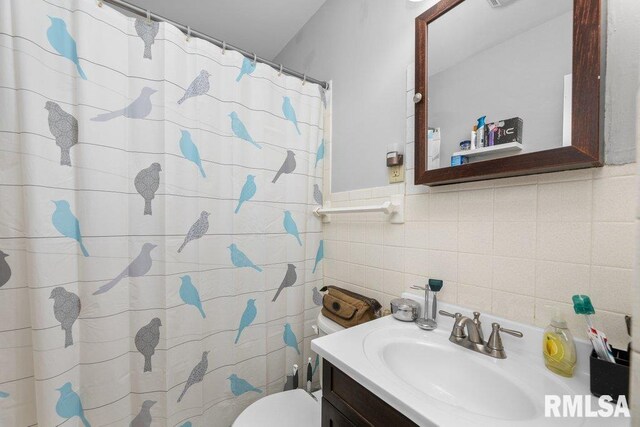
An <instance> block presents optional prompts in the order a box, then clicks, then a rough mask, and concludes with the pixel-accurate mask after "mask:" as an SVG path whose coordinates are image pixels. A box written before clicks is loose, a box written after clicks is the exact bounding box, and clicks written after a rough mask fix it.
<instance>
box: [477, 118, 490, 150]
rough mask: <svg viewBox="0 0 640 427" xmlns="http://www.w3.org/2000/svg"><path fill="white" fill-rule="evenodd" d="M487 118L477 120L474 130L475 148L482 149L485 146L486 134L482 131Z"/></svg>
mask: <svg viewBox="0 0 640 427" xmlns="http://www.w3.org/2000/svg"><path fill="white" fill-rule="evenodd" d="M486 118H487V116H482V117H479V118H478V129H477V130H476V148H482V147H486V146H487V141H486V138H487V136H486V134H485V131H484V121H485V119H486Z"/></svg>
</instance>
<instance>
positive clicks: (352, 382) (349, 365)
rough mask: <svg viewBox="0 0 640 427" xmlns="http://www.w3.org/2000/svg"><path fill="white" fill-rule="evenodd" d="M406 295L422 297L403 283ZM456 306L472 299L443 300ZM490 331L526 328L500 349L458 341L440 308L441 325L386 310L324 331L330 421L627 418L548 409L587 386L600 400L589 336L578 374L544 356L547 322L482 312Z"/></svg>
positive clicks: (594, 403) (581, 422) (397, 426)
mask: <svg viewBox="0 0 640 427" xmlns="http://www.w3.org/2000/svg"><path fill="white" fill-rule="evenodd" d="M403 297H405V298H413V299H414V300H416V301H417V302H419V303H420V302H421V301H420V298H419V297H417V296H415V295H413V294H408V293H405V294H404V295H403ZM441 308H442V309H444V310H446V311H449V312H451V313H462V315H464V316H471V311H472V310H469V309H466V308H464V307H459V306H454V305H451V304H446V303H442V304H441ZM479 319H480V320H481V322H482V323H483V326H481V327H482V328H483V329H484V334H485V336H487V337H488V336H489V331H490V329H491V328H490V325H491V324H492V323H499V324H500V325H502V326H503V327H505V328H510V329H515V330H518V331H522V333H523V335H524V336H523V337H522V338H517V337H513V336H510V335H503V337H502V341H503V344H504V353H505V355H506V358H504V359H500V358H497V357H492V356H491V355H489V354H482V353H480V352H477V351H472V350H470V349H468V348H464V347H463V346H461V345H457V344H456V343H454V342H451V341H450V336H451V333H452V331H453V325H454V319H452V318H449V317H445V316H438V328H437V329H436V330H434V331H423V330H420V329H419V328H418V327H417V326H416V325H415V324H414V323H413V322H401V321H398V320H396V319H394V318H392V317H391V316H386V317H383V318H381V319H377V320H374V321H371V322H368V323H365V324H362V325H359V326H357V327H354V328H350V329H347V330H345V331H342V332H339V333H335V334H331V335H328V336H325V337H321V338H317V339H315V340H313V341H312V342H311V348H312V350H314V351H315V352H317V353H318V354H319V355H320V356H322V357H323V359H324V362H323V374H322V378H323V400H322V426H324V427H328V426H332V427H342V426H385V427H386V426H393V427H401V426H443V427H446V426H456V427H458V426H492V427H493V426H496V427H507V426H508V427H517V426H541V425H544V426H549V425H551V426H554V425H561V426H628V425H630V421H629V419H628V418H581V417H578V418H553V417H548V416H546V415H545V396H546V395H556V396H558V395H559V396H562V395H570V396H583V397H584V398H586V399H587V400H589V403H590V404H591V407H592V408H595V409H598V408H599V406H598V399H597V398H596V397H593V396H591V395H590V390H589V373H588V372H589V361H588V357H589V353H590V345H589V344H588V343H587V342H586V341H581V340H576V347H577V352H578V363H577V366H576V370H575V375H574V377H573V378H564V377H560V376H558V375H556V374H554V373H552V372H550V371H549V370H547V369H546V368H545V366H544V360H543V357H542V352H541V349H540V342H541V340H542V334H543V330H542V329H541V328H536V327H534V326H529V325H525V324H520V323H516V322H510V321H508V320H506V319H502V318H498V317H495V316H492V315H488V314H482V315H480V317H479Z"/></svg>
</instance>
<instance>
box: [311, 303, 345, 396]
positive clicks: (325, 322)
mask: <svg viewBox="0 0 640 427" xmlns="http://www.w3.org/2000/svg"><path fill="white" fill-rule="evenodd" d="M316 324H317V327H318V336H321V337H323V336H325V335H329V334H332V333H334V332H339V331H343V330H344V327H343V326H340V325H338V324H337V323H336V322H334V321H333V320H331V319H329V318H327V317H324V316H323V315H322V313H318V318H317V319H316ZM320 387H321V388H322V360H320Z"/></svg>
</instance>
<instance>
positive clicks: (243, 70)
mask: <svg viewBox="0 0 640 427" xmlns="http://www.w3.org/2000/svg"><path fill="white" fill-rule="evenodd" d="M255 70H256V63H255V62H253V61H252V60H251V59H249V58H247V57H244V58H242V66H241V67H240V74H238V77H236V81H237V82H239V81H240V80H242V77H244V76H245V75H247V74H251V73H253V72H254V71H255Z"/></svg>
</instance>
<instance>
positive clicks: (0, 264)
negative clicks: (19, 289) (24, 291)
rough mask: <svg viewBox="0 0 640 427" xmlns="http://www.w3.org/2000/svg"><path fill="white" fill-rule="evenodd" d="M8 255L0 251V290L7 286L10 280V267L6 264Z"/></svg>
mask: <svg viewBox="0 0 640 427" xmlns="http://www.w3.org/2000/svg"><path fill="white" fill-rule="evenodd" d="M8 256H9V255H8V254H6V253H4V252H2V251H0V288H1V287H3V286H4V285H6V284H7V282H8V281H9V279H11V267H10V266H9V263H8V262H7V257H8Z"/></svg>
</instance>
